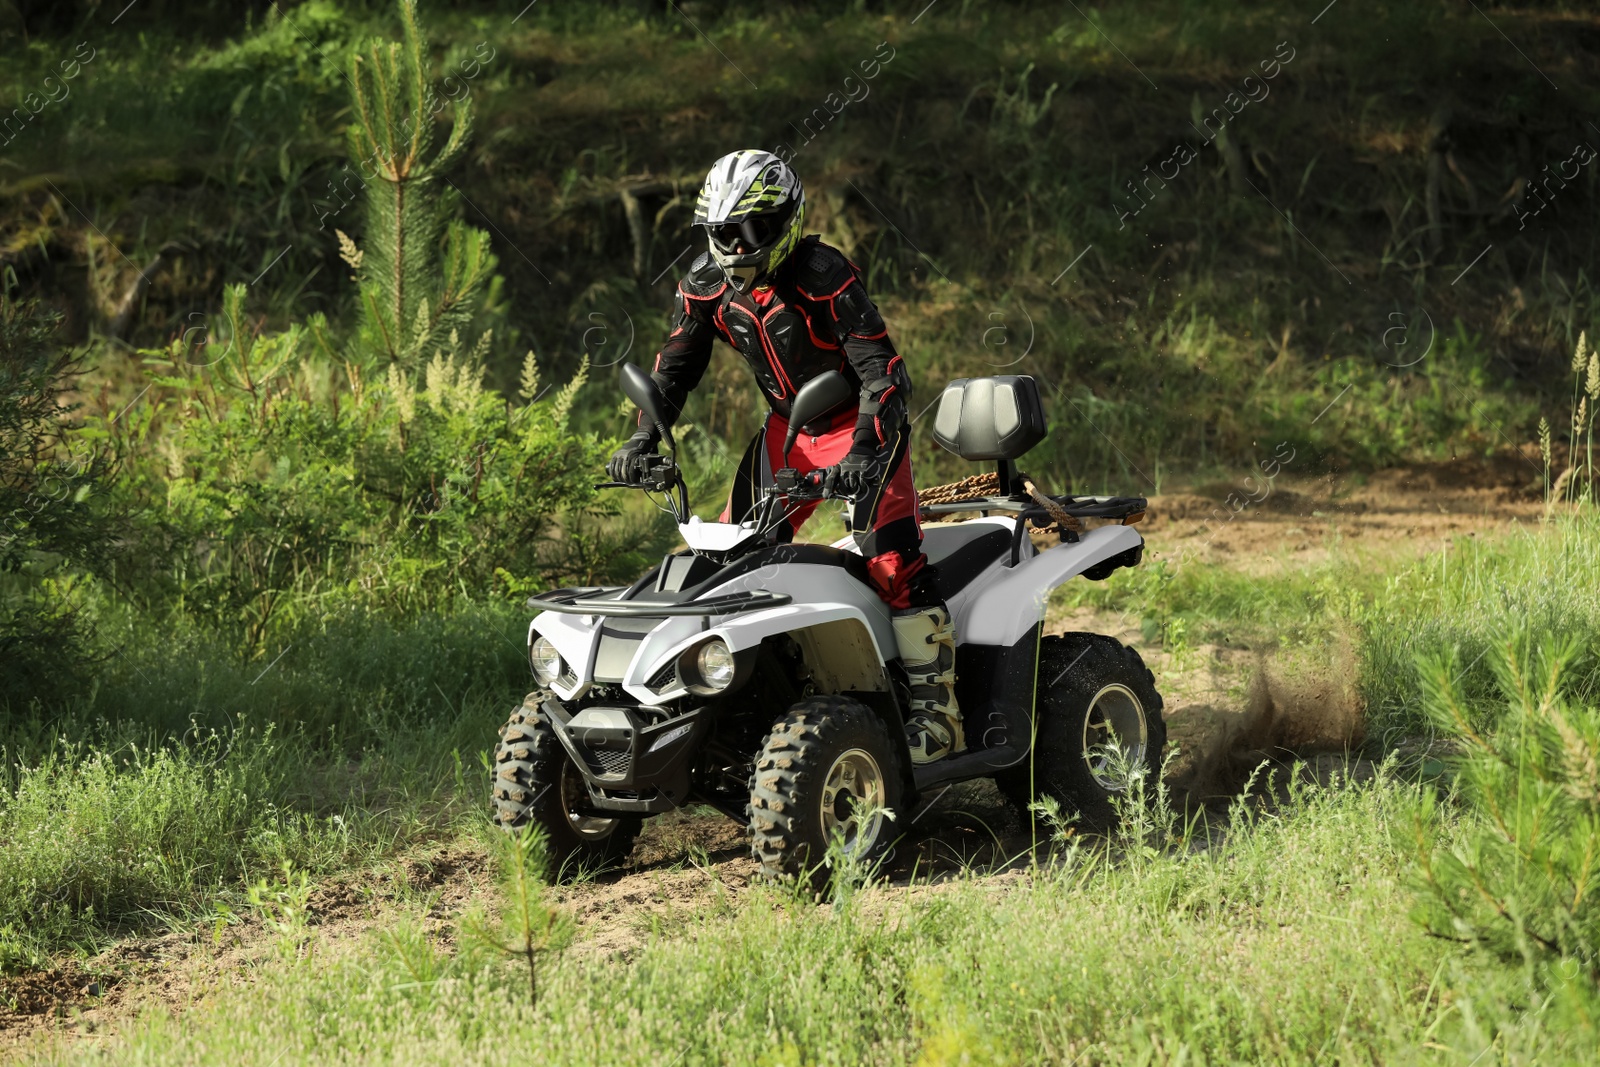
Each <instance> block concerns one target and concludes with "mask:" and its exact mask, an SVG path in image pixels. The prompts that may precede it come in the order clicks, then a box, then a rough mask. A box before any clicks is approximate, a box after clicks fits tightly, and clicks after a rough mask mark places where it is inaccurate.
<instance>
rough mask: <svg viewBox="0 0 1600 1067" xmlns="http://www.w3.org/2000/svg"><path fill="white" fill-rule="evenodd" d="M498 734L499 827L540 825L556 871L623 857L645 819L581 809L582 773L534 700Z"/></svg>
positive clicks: (602, 865)
mask: <svg viewBox="0 0 1600 1067" xmlns="http://www.w3.org/2000/svg"><path fill="white" fill-rule="evenodd" d="M500 738H501V739H500V744H499V746H498V747H497V748H496V749H495V754H494V761H495V766H494V817H495V822H496V823H498V824H499V825H500V828H501V829H503V830H507V831H513V832H514V831H517V830H521V829H523V828H524V827H526V826H529V825H533V826H538V827H539V828H540V829H542V830H543V831H544V833H545V840H546V847H547V848H548V849H549V854H550V861H551V867H552V869H553V870H554V871H556V872H558V874H561V875H568V876H570V875H573V874H576V873H578V872H579V871H595V870H605V869H607V868H609V867H614V866H616V865H618V864H620V863H621V862H622V861H623V860H625V859H627V857H628V853H630V852H632V851H633V842H634V839H635V838H636V837H638V836H639V831H640V829H641V828H642V827H643V825H644V820H643V819H641V818H640V817H639V816H637V815H615V816H598V815H593V814H590V813H589V812H588V811H587V810H586V809H587V807H588V803H589V792H588V789H587V788H586V787H585V786H584V784H583V776H582V774H581V773H579V771H578V768H576V767H574V766H573V765H572V760H571V759H569V758H568V757H567V752H566V750H565V749H564V748H562V747H561V742H559V741H557V740H556V735H555V732H554V731H553V730H551V729H550V725H549V724H548V723H546V722H545V721H544V720H543V719H541V718H540V717H539V713H538V710H537V705H536V704H535V703H534V702H533V701H531V700H530V701H527V702H525V703H524V704H523V705H522V706H521V707H519V708H518V709H517V710H516V711H515V712H514V713H512V716H511V720H510V721H509V722H507V723H506V725H505V729H504V730H502V731H501V734H500Z"/></svg>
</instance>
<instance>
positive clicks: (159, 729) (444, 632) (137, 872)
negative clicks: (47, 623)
mask: <svg viewBox="0 0 1600 1067" xmlns="http://www.w3.org/2000/svg"><path fill="white" fill-rule="evenodd" d="M514 620H520V616H519V615H516V614H515V613H512V612H510V611H508V610H500V609H495V608H485V607H478V608H476V609H468V610H463V611H461V612H459V613H458V614H456V615H453V616H434V617H428V618H423V619H419V620H415V621H414V622H412V623H410V624H399V623H393V622H389V621H385V620H380V619H373V618H355V619H345V620H343V621H339V622H329V623H327V624H326V625H325V626H324V627H323V629H322V632H320V633H314V634H306V635H303V637H302V639H301V640H300V641H298V642H296V643H295V644H294V646H293V647H290V648H285V649H282V650H271V651H269V653H267V654H266V655H263V656H262V657H261V658H260V659H258V660H254V661H249V662H246V661H243V660H241V659H240V657H239V656H238V654H237V653H236V652H234V651H233V649H232V648H231V647H230V646H229V645H228V644H227V643H225V642H224V641H222V640H220V639H218V638H216V637H208V636H207V635H204V634H201V633H197V632H195V631H194V630H193V629H190V628H187V627H185V626H183V625H181V624H178V625H174V626H171V627H168V628H166V631H165V633H162V632H161V631H160V630H158V629H156V628H154V627H153V626H152V624H151V623H149V622H148V621H143V622H140V621H135V620H133V619H131V618H124V619H123V622H122V625H121V626H120V627H119V626H116V625H112V620H110V619H108V620H104V621H105V622H106V623H107V625H106V627H105V631H106V632H103V633H102V637H103V639H105V640H106V641H108V642H110V648H111V651H110V652H109V653H108V654H109V655H111V656H112V657H113V658H111V659H110V660H109V661H108V662H106V663H105V664H104V665H103V666H102V669H101V672H100V676H99V677H98V678H97V679H96V680H95V682H94V683H93V684H92V685H90V686H89V687H88V688H87V689H86V690H85V691H82V692H79V693H77V694H76V695H73V696H70V697H69V698H68V699H66V700H65V701H64V704H63V706H61V707H55V708H49V709H45V708H41V707H35V708H33V709H32V710H31V711H30V710H28V709H13V718H12V719H11V720H10V721H9V722H8V723H6V726H5V730H4V732H3V733H0V765H3V778H0V968H16V967H24V966H32V965H36V964H39V963H40V962H41V961H43V960H44V959H45V958H46V957H47V956H48V955H49V954H50V953H52V952H58V951H62V950H65V949H70V948H73V947H75V946H76V947H90V946H93V945H95V944H98V943H101V942H103V941H104V940H105V939H106V938H108V937H111V936H114V935H116V934H118V933H121V932H127V931H130V930H133V929H138V928H140V927H148V926H149V925H150V924H151V923H159V922H163V921H170V920H174V919H181V918H182V917H183V916H185V915H188V914H191V913H193V912H195V911H196V910H205V909H207V908H209V907H210V905H211V902H212V901H213V900H214V899H216V898H219V897H228V896H230V895H234V896H236V895H237V894H238V892H239V889H240V887H241V885H242V884H243V883H244V882H247V881H248V880H249V879H251V878H253V877H256V876H258V875H259V874H260V873H262V872H271V871H275V870H276V869H277V868H278V867H279V866H280V865H281V864H282V863H284V862H289V863H291V864H293V865H294V866H295V867H296V868H299V869H302V870H309V871H311V872H313V873H326V872H329V871H332V870H334V869H336V868H342V867H349V866H360V865H361V864H363V863H366V862H370V861H372V860H374V859H376V858H379V857H381V856H384V855H388V854H391V853H393V852H394V851H395V850H396V849H399V848H402V847H404V846H406V845H407V844H409V843H412V842H415V841H417V840H419V839H425V838H429V837H433V836H437V835H440V834H445V833H449V832H453V830H452V828H454V827H456V826H457V825H458V823H459V821H460V820H461V819H463V818H466V819H470V818H472V817H473V816H475V815H476V814H477V813H478V811H479V810H480V808H481V807H482V803H483V789H482V772H481V770H480V754H481V753H482V752H484V751H486V750H487V749H488V748H489V746H491V745H492V744H493V741H494V730H495V728H496V727H497V726H498V725H499V723H500V722H501V721H502V720H503V718H504V713H505V709H506V707H507V706H509V704H510V703H511V702H512V701H513V700H514V699H515V698H516V697H517V696H519V695H520V694H521V692H522V691H523V689H524V688H525V684H524V680H525V678H526V671H527V668H526V666H525V657H524V655H523V653H522V650H521V640H522V638H521V635H520V634H518V633H516V632H515V630H514V629H513V628H512V626H513V621H514ZM120 642H125V644H122V648H121V651H120V653H118V652H117V647H118V643H120Z"/></svg>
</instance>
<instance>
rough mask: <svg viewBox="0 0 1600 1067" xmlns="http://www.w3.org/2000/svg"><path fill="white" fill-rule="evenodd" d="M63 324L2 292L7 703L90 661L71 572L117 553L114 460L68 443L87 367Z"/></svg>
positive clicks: (0, 459)
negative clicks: (61, 337) (58, 336)
mask: <svg viewBox="0 0 1600 1067" xmlns="http://www.w3.org/2000/svg"><path fill="white" fill-rule="evenodd" d="M59 318H60V316H58V315H55V314H52V313H50V312H46V311H42V310H41V309H40V308H39V307H38V306H37V305H36V304H35V303H33V302H31V301H20V302H19V301H16V300H13V299H12V296H11V293H10V291H9V287H8V288H7V289H6V291H5V292H3V293H0V704H3V703H4V702H7V701H25V700H26V699H27V698H28V697H29V696H30V695H32V694H34V693H37V692H39V691H41V690H43V689H44V688H45V687H46V683H47V680H48V679H50V678H51V677H52V676H57V677H58V678H59V674H60V672H61V671H62V669H63V668H68V669H71V668H81V667H82V666H83V665H84V664H83V659H82V655H83V652H82V648H81V645H82V637H83V634H82V623H81V620H80V618H79V615H78V612H77V610H76V601H77V599H78V598H77V596H76V590H75V584H74V581H73V575H74V574H75V573H79V572H82V571H83V570H103V569H104V568H105V567H106V566H107V565H108V564H109V561H110V557H111V554H112V539H113V536H114V532H115V528H114V525H113V522H112V518H111V516H110V515H109V513H108V512H107V509H106V507H105V499H104V496H103V495H102V494H100V493H99V490H101V489H102V488H103V487H104V483H105V482H106V481H107V479H108V478H109V477H110V475H111V473H112V462H111V458H110V456H109V455H108V454H107V452H106V450H105V449H104V448H103V447H101V446H100V445H99V443H97V442H95V441H94V440H92V439H87V440H86V439H83V438H82V437H71V438H69V434H70V432H71V430H72V429H73V420H72V416H73V413H74V410H75V405H74V404H72V403H70V402H69V401H68V400H67V399H66V394H67V393H68V391H69V390H70V389H72V388H73V387H74V386H75V384H76V382H75V378H76V376H77V375H79V374H80V373H81V372H82V365H81V363H80V361H79V359H78V358H77V357H76V356H75V355H73V354H72V353H70V352H67V351H63V350H62V349H61V348H60V346H59V345H58V344H57V343H56V342H55V340H54V337H53V334H54V332H55V329H56V327H57V325H58V323H59Z"/></svg>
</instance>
